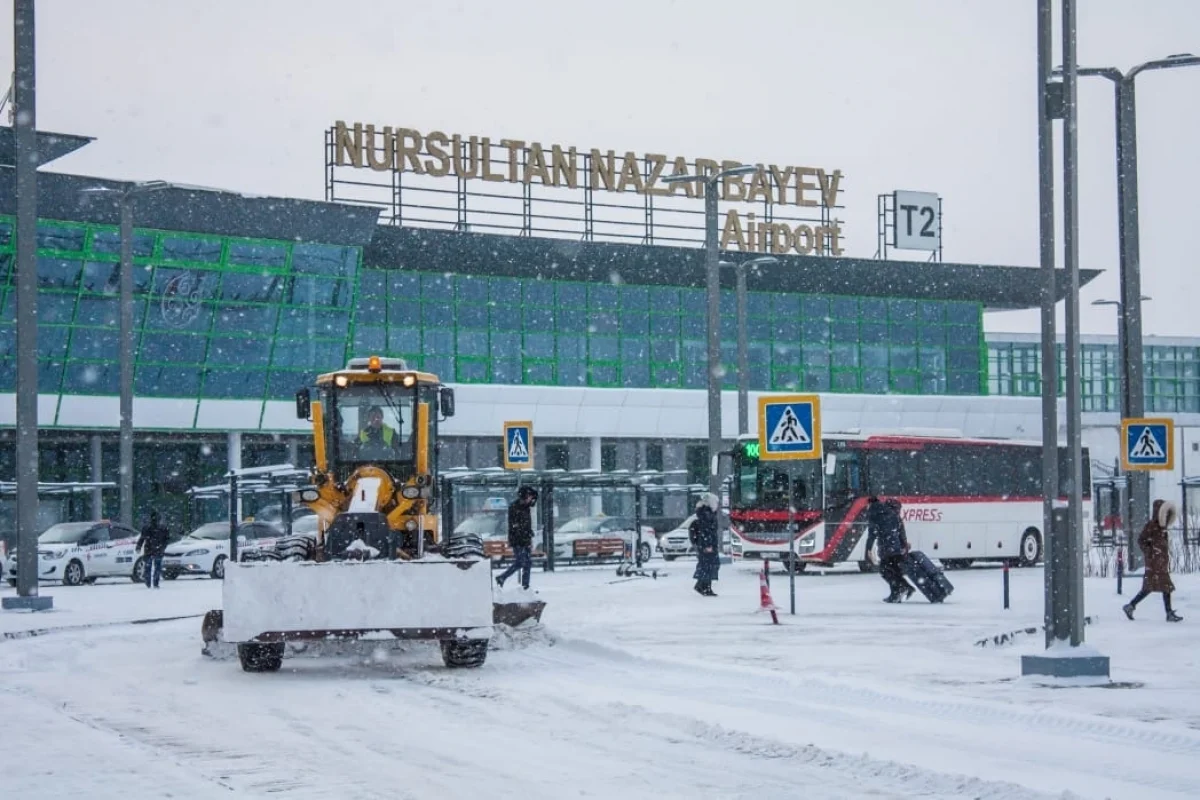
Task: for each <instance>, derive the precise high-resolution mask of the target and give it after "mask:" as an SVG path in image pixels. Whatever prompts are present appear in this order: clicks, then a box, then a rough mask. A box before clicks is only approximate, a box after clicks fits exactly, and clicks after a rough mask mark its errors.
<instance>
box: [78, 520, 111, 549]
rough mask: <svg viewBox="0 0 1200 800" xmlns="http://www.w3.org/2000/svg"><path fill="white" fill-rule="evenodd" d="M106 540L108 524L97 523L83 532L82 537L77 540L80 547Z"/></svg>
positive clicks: (101, 542)
mask: <svg viewBox="0 0 1200 800" xmlns="http://www.w3.org/2000/svg"><path fill="white" fill-rule="evenodd" d="M107 541H108V526H107V525H97V526H96V527H94V528H92V529H91V530H89V531H88V532H87V533H85V534H84V535H83V538H82V539H80V540H79V545H80V546H81V547H86V546H88V545H93V544H104V543H105V542H107Z"/></svg>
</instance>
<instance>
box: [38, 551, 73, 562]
mask: <svg viewBox="0 0 1200 800" xmlns="http://www.w3.org/2000/svg"><path fill="white" fill-rule="evenodd" d="M66 554H67V551H66V550H58V551H54V550H47V551H45V552H44V553H38V555H39V556H41V557H42V558H45V559H48V560H50V561H58V560H59V559H60V558H62V557H63V556H65V555H66Z"/></svg>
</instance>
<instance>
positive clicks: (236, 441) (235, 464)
mask: <svg viewBox="0 0 1200 800" xmlns="http://www.w3.org/2000/svg"><path fill="white" fill-rule="evenodd" d="M225 466H226V467H227V468H228V469H229V471H230V472H232V471H233V470H235V469H241V468H242V433H241V431H230V432H229V437H228V440H227V441H226V446H225ZM237 519H238V521H239V522H240V521H241V519H242V498H241V496H240V495H239V496H238V498H237Z"/></svg>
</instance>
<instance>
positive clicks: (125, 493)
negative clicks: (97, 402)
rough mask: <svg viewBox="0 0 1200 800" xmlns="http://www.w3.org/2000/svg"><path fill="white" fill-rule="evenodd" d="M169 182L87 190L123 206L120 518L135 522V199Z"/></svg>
mask: <svg viewBox="0 0 1200 800" xmlns="http://www.w3.org/2000/svg"><path fill="white" fill-rule="evenodd" d="M170 186H171V184H169V183H166V182H165V181H146V182H145V183H134V184H130V185H128V186H126V187H124V188H112V187H108V186H96V187H89V188H87V189H83V190H82V191H83V192H86V193H113V194H118V195H119V196H118V202H119V203H120V206H121V275H120V283H119V286H120V289H119V294H118V297H119V299H118V304H119V306H120V315H121V320H120V337H121V344H120V363H121V385H120V434H119V437H120V444H119V447H118V453H119V462H120V464H119V472H118V482H117V485H118V487H119V490H120V496H121V508H120V520H121V522H122V523H124V524H125V525H132V524H133V200H134V198H135V197H137V196H138V195H140V194H147V193H149V192H157V191H161V190H163V189H167V188H170Z"/></svg>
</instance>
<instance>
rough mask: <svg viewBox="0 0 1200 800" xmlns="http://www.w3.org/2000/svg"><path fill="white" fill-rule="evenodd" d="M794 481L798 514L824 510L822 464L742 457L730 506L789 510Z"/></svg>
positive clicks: (738, 465) (794, 505)
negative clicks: (789, 497)
mask: <svg viewBox="0 0 1200 800" xmlns="http://www.w3.org/2000/svg"><path fill="white" fill-rule="evenodd" d="M789 476H790V478H791V489H792V497H793V501H794V502H793V504H792V507H793V508H795V509H796V510H797V511H811V510H816V509H820V508H821V477H822V475H821V462H820V461H816V460H811V461H759V460H758V459H749V458H739V459H738V460H737V467H736V475H735V476H734V481H733V486H732V489H733V491H732V493H731V497H730V504H731V506H732V507H733V508H755V509H762V510H765V511H787V509H788V482H789Z"/></svg>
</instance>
